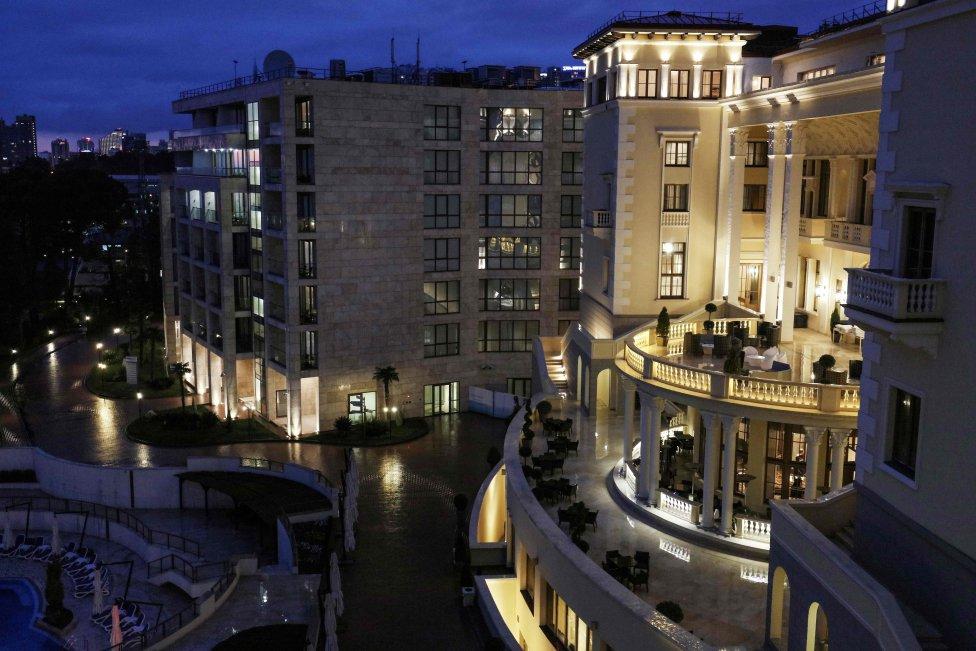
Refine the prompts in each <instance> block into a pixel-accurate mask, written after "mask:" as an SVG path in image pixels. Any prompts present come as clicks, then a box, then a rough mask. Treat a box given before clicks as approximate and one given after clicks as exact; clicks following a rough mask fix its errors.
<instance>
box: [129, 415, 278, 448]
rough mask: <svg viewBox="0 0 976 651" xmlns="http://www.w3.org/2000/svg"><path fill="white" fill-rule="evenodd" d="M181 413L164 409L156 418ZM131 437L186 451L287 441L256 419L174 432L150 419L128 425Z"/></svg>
mask: <svg viewBox="0 0 976 651" xmlns="http://www.w3.org/2000/svg"><path fill="white" fill-rule="evenodd" d="M194 409H196V410H198V411H200V412H204V411H209V410H208V409H207V408H206V407H201V406H197V407H193V406H189V405H188V406H187V408H186V410H187V411H191V412H192V411H193V410H194ZM178 411H180V408H179V407H175V408H173V409H161V410H159V411H157V412H156V414H166V413H172V412H178ZM126 434H127V435H128V437H129V438H130V439H132V440H134V441H137V442H139V443H146V444H148V445H160V446H164V447H167V446H168V447H184V446H193V445H224V444H227V443H249V442H251V441H282V440H284V437H282V436H280V435H278V433H277V432H275V431H273V430H271V429H270V428H268V427H267V426H265V425H264V424H263V423H262V422H260V421H259V420H257V419H253V418H252V419H237V420H234V421H232V422H231V426H230V428H228V427H227V422H226V421H224V420H219V421H217V423H216V424H215V425H213V426H212V427H207V428H205V429H189V430H186V429H174V428H171V427H166V426H165V425H164V423H163V422H162V419H160V418H154V417H151V416H149V415H146V416H143V417H142V418H137V419H136V420H134V421H132V422H131V423H129V427H128V428H127V430H126Z"/></svg>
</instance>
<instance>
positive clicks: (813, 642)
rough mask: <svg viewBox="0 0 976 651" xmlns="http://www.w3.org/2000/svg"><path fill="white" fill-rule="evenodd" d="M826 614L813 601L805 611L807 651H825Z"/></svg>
mask: <svg viewBox="0 0 976 651" xmlns="http://www.w3.org/2000/svg"><path fill="white" fill-rule="evenodd" d="M828 648H830V645H829V643H828V640H827V614H826V613H825V612H824V610H823V608H821V607H820V604H819V603H817V602H816V601H814V602H813V603H812V604H810V610H809V611H808V612H807V646H806V649H807V651H827V649H828Z"/></svg>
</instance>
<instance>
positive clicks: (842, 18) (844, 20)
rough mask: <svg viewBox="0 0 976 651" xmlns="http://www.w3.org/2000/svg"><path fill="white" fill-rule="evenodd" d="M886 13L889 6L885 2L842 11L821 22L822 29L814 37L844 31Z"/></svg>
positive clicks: (876, 2)
mask: <svg viewBox="0 0 976 651" xmlns="http://www.w3.org/2000/svg"><path fill="white" fill-rule="evenodd" d="M886 11H887V6H886V4H885V2H884V1H883V0H872V2H868V3H865V4H863V5H861V6H859V7H854V8H853V9H848V10H847V11H842V12H840V13H836V14H834V15H833V16H830V17H828V18H824V19H823V20H822V21H820V27H818V28H817V31H816V32H814V33H813V35H814V36H820V35H822V34H825V33H827V32H833V31H836V30H839V29H843V28H844V27H847V26H849V25H852V24H853V23H856V22H859V21H862V20H863V21H867V20H868V19H870V18H874V17H875V16H879V15H881V14H883V13H885V12H886Z"/></svg>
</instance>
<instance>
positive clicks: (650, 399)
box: [637, 389, 665, 413]
mask: <svg viewBox="0 0 976 651" xmlns="http://www.w3.org/2000/svg"><path fill="white" fill-rule="evenodd" d="M637 393H638V394H640V403H641V408H642V409H644V408H647V409H653V410H654V411H656V412H658V413H660V412H662V411H664V402H665V401H664V398H662V397H661V396H655V395H652V394H650V393H645V392H644V391H641V390H640V389H638V390H637Z"/></svg>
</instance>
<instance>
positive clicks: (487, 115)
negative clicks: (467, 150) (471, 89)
mask: <svg viewBox="0 0 976 651" xmlns="http://www.w3.org/2000/svg"><path fill="white" fill-rule="evenodd" d="M481 140H482V141H489V142H502V141H511V142H542V109H541V108H485V107H482V109H481Z"/></svg>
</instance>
